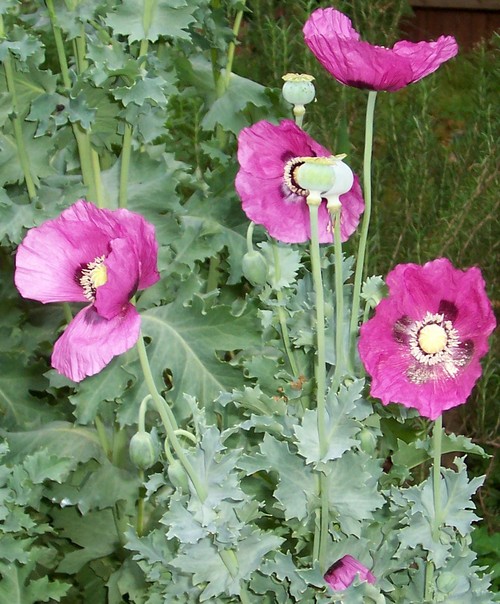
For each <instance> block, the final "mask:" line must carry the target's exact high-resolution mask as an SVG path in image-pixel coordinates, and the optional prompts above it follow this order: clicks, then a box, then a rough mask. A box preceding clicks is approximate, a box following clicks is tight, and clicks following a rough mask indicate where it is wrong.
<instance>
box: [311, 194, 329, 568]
mask: <svg viewBox="0 0 500 604" xmlns="http://www.w3.org/2000/svg"><path fill="white" fill-rule="evenodd" d="M307 203H308V205H309V217H310V223H311V268H312V276H313V284H314V293H315V299H316V303H315V306H316V341H317V355H316V367H315V370H316V371H315V375H316V405H317V427H318V441H319V457H320V459H322V458H323V457H324V455H325V454H326V452H327V449H328V442H327V435H326V425H325V421H326V400H325V399H326V356H325V301H324V292H323V278H322V275H321V258H320V252H319V234H318V210H319V204H320V203H321V196H320V195H319V194H316V193H315V192H311V193H310V194H309V195H308V197H307ZM326 486H327V484H326V476H325V475H324V474H322V473H321V474H320V501H321V526H320V537H319V554H318V558H319V565H320V568H321V569H324V568H325V560H326V558H325V556H326V544H327V536H328V518H329V510H328V490H327V488H326Z"/></svg>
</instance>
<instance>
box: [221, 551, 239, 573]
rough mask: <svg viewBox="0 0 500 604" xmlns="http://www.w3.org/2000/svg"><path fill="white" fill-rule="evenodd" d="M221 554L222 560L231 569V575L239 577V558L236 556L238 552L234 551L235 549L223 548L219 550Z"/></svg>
mask: <svg viewBox="0 0 500 604" xmlns="http://www.w3.org/2000/svg"><path fill="white" fill-rule="evenodd" d="M219 556H220V557H221V559H222V562H224V566H225V567H226V568H227V570H228V571H229V574H230V575H231V577H233V578H234V577H237V576H238V570H239V566H238V558H236V554H235V553H234V552H233V550H232V549H221V550H219Z"/></svg>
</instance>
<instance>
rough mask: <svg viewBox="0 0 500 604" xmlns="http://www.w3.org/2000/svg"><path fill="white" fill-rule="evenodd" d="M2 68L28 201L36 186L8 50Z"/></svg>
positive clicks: (0, 34)
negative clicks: (10, 101)
mask: <svg viewBox="0 0 500 604" xmlns="http://www.w3.org/2000/svg"><path fill="white" fill-rule="evenodd" d="M4 38H5V28H4V22H3V17H2V15H0V39H4ZM3 68H4V72H5V81H6V83H7V90H8V91H9V93H10V95H11V97H12V110H13V113H12V115H11V116H10V119H11V122H12V126H13V128H14V138H15V139H16V149H17V156H18V158H19V163H20V164H21V169H22V171H23V176H24V182H25V183H26V189H27V191H28V197H29V198H30V201H33V200H34V199H35V198H36V187H35V183H34V180H33V177H32V175H31V169H30V159H29V155H28V152H27V150H26V145H25V144H24V137H23V126H22V120H21V118H20V116H19V105H18V102H17V92H16V82H15V77H14V72H15V69H14V64H13V61H12V60H11V57H10V52H7V55H6V56H5V57H4V59H3Z"/></svg>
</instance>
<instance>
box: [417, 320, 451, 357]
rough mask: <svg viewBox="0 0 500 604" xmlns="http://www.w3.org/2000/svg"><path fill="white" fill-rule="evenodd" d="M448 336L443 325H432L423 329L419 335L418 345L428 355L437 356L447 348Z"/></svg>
mask: <svg viewBox="0 0 500 604" xmlns="http://www.w3.org/2000/svg"><path fill="white" fill-rule="evenodd" d="M447 343H448V334H447V333H446V330H445V329H444V328H443V327H441V325H436V323H430V324H429V325H425V326H424V327H422V329H421V330H420V332H419V334H418V344H419V346H420V348H421V349H422V350H423V352H425V353H426V354H436V353H437V352H441V351H442V350H444V349H445V348H446V344H447Z"/></svg>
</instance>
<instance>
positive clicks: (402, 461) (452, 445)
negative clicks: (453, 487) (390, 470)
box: [392, 433, 489, 470]
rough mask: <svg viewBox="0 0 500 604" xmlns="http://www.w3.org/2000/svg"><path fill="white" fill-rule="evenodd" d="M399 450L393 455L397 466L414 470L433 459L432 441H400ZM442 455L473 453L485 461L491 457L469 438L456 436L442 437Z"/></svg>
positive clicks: (446, 435)
mask: <svg viewBox="0 0 500 604" xmlns="http://www.w3.org/2000/svg"><path fill="white" fill-rule="evenodd" d="M397 442H398V448H397V450H396V451H395V452H394V454H393V455H392V461H393V462H394V464H395V465H398V466H404V467H405V468H407V469H409V470H410V469H412V468H414V467H416V466H418V465H420V464H421V463H424V462H425V461H427V460H429V459H431V457H432V454H431V440H429V439H427V440H422V439H418V440H414V441H411V442H409V443H406V442H404V441H402V440H400V439H398V441H397ZM441 444H442V454H443V455H445V454H446V453H473V454H475V455H480V456H481V457H482V458H483V459H485V458H486V459H487V458H488V457H489V456H488V454H487V453H486V452H485V451H484V449H483V448H482V447H480V446H479V445H476V444H475V443H473V442H472V440H471V439H470V438H468V437H467V436H462V435H456V434H445V433H443V434H442V435H441Z"/></svg>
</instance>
